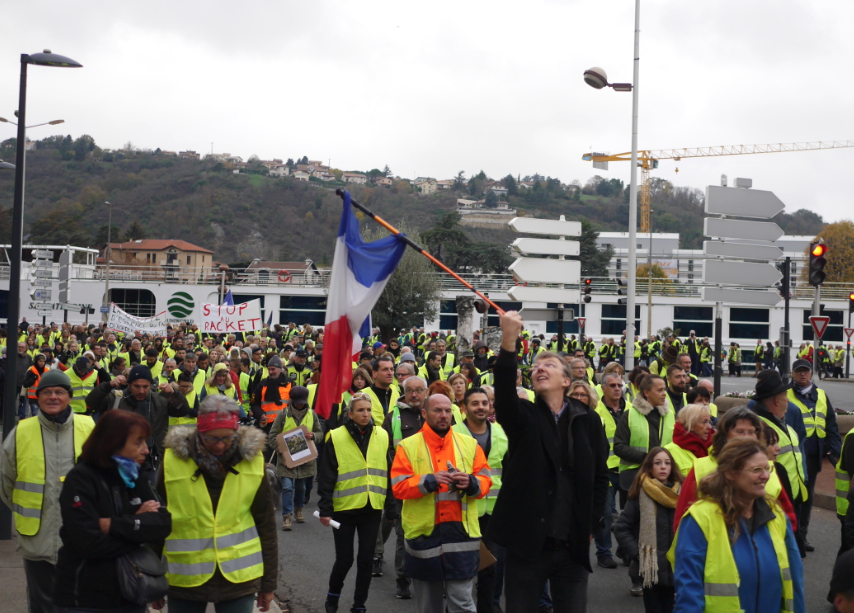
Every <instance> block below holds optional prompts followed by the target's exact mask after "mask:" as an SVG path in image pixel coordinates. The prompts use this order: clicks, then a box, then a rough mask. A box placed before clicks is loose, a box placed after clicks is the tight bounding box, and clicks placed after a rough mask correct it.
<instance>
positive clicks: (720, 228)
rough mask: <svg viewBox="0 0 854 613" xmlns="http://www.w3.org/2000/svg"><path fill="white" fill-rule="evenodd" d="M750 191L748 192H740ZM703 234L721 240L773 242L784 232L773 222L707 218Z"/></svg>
mask: <svg viewBox="0 0 854 613" xmlns="http://www.w3.org/2000/svg"><path fill="white" fill-rule="evenodd" d="M738 191H740V192H741V191H745V192H746V191H748V190H738ZM703 234H705V235H706V236H712V237H719V238H739V239H744V240H757V241H769V242H773V241H775V240H777V239H778V238H780V237H781V236H783V234H784V232H783V230H782V229H781V228H780V226H778V225H777V224H775V223H774V222H771V221H741V220H738V219H718V218H716V217H706V218H705V220H704V221H703Z"/></svg>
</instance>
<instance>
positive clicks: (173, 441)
mask: <svg viewBox="0 0 854 613" xmlns="http://www.w3.org/2000/svg"><path fill="white" fill-rule="evenodd" d="M195 440H196V429H195V428H189V427H187V426H178V427H176V428H172V429H171V430H170V431H169V434H167V435H166V442H165V445H166V448H167V449H171V450H172V453H174V454H175V455H176V456H177V457H178V458H180V459H182V460H195V458H196V443H195ZM234 444H235V445H237V451H238V452H239V453H240V456H241V457H242V458H244V459H246V460H252V459H253V458H254V457H255V456H256V455H258V454H259V453H262V452H263V451H264V446H265V445H266V444H267V436H266V435H265V434H264V432H263V431H262V430H259V429H258V428H255V427H252V426H241V427H239V428H238V429H237V440H236V441H235V442H234Z"/></svg>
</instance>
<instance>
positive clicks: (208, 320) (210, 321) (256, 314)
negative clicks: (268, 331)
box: [201, 299, 264, 334]
mask: <svg viewBox="0 0 854 613" xmlns="http://www.w3.org/2000/svg"><path fill="white" fill-rule="evenodd" d="M201 310H202V332H212V333H213V332H225V333H226V334H231V333H233V332H253V331H255V330H260V329H261V328H263V327H264V320H263V319H262V318H261V301H260V300H258V299H255V300H251V301H249V302H244V303H242V304H224V305H222V306H219V305H216V304H203V305H201Z"/></svg>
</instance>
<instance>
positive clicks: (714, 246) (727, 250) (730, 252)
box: [703, 241, 783, 260]
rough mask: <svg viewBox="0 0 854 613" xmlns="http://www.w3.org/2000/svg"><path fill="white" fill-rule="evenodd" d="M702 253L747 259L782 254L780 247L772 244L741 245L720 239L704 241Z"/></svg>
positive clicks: (775, 257)
mask: <svg viewBox="0 0 854 613" xmlns="http://www.w3.org/2000/svg"><path fill="white" fill-rule="evenodd" d="M703 253H705V254H706V255H717V256H721V257H725V258H744V259H747V260H776V259H778V258H779V257H780V256H781V255H783V251H782V249H780V248H779V247H774V246H773V245H742V244H740V243H723V242H721V241H704V242H703Z"/></svg>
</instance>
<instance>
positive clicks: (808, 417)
mask: <svg viewBox="0 0 854 613" xmlns="http://www.w3.org/2000/svg"><path fill="white" fill-rule="evenodd" d="M816 391H818V402H816V404H815V409H812V410H810V408H809V407H808V406H807V405H805V404H804V403H803V401H802V400H801V399H800V398H798V396H797V394H795V390H793V389H791V388H789V391H788V392H786V396H788V397H789V402H793V403H795V405H796V406H797V407H798V408H799V409H800V410H801V413H803V416H804V426H805V427H806V429H807V438H809V437H810V436H812V435H813V434H815V433H816V430H818V438H824V437H825V436H827V433H826V432H825V428H826V427H827V394H825V393H824V390H816ZM813 411H815V416H813Z"/></svg>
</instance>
